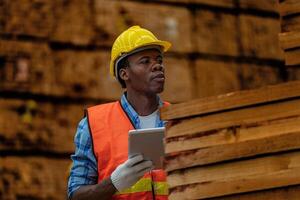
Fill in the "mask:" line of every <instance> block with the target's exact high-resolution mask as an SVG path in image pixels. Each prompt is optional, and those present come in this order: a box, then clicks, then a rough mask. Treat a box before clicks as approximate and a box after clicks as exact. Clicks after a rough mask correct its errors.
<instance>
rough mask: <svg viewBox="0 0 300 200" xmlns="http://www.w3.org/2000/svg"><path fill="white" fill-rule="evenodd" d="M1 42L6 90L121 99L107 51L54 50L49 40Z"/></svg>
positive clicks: (0, 54) (2, 85)
mask: <svg viewBox="0 0 300 200" xmlns="http://www.w3.org/2000/svg"><path fill="white" fill-rule="evenodd" d="M0 42H1V45H0V58H1V60H3V61H4V67H3V68H1V69H0V76H1V77H3V80H4V81H3V82H2V83H1V84H0V89H1V90H3V91H4V90H6V91H18V92H30V93H33V94H43V95H53V96H67V97H73V98H98V99H102V100H106V101H109V100H115V99H119V97H120V95H121V93H122V91H121V87H120V85H119V83H118V82H117V81H116V80H115V79H114V78H113V77H111V76H110V75H109V60H110V54H109V52H107V51H101V50H98V51H93V52H89V51H72V50H61V51H54V52H52V51H51V50H50V49H49V47H48V45H47V44H46V43H31V42H18V41H5V40H1V41H0ZM2 44H3V45H2ZM24 65H25V66H24ZM24 71H25V72H24Z"/></svg>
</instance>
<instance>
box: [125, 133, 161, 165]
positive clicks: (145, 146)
mask: <svg viewBox="0 0 300 200" xmlns="http://www.w3.org/2000/svg"><path fill="white" fill-rule="evenodd" d="M128 134H129V137H128V157H131V156H134V155H136V154H143V156H144V158H145V159H147V160H152V162H153V164H154V166H155V169H162V160H163V157H164V141H163V140H164V136H165V128H164V127H161V128H149V129H136V130H130V131H129V133H128Z"/></svg>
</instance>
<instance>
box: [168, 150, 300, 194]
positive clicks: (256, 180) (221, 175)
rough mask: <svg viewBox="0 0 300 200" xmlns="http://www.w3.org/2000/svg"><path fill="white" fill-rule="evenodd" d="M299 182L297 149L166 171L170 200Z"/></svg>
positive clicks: (299, 154) (299, 169)
mask: <svg viewBox="0 0 300 200" xmlns="http://www.w3.org/2000/svg"><path fill="white" fill-rule="evenodd" d="M299 183H300V152H292V153H285V154H282V155H276V156H268V157H262V158H256V159H251V160H245V161H238V162H233V163H225V164H221V165H214V166H206V167H201V168H193V169H186V170H182V171H179V172H174V173H172V174H169V175H168V184H169V185H170V188H171V193H170V199H171V200H172V199H205V198H209V197H217V196H224V195H229V194H236V193H242V192H249V191H256V190H262V189H269V188H276V187H282V186H287V185H295V184H299Z"/></svg>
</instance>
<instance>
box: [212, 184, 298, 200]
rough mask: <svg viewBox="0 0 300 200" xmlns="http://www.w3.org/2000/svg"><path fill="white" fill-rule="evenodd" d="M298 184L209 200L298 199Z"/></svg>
mask: <svg viewBox="0 0 300 200" xmlns="http://www.w3.org/2000/svg"><path fill="white" fill-rule="evenodd" d="M299 194H300V185H293V186H287V187H281V188H273V189H269V190H262V191H255V192H249V193H245V194H235V195H229V196H223V197H216V198H210V199H209V200H257V199H263V200H298V199H299Z"/></svg>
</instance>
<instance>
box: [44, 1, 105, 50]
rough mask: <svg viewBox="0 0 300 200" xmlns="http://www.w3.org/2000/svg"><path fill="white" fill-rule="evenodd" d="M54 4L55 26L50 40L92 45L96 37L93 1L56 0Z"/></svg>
mask: <svg viewBox="0 0 300 200" xmlns="http://www.w3.org/2000/svg"><path fill="white" fill-rule="evenodd" d="M53 4H54V6H55V9H54V11H53V14H54V18H55V26H54V28H53V31H52V33H51V35H50V39H51V40H54V41H59V42H66V43H73V44H78V45H86V44H91V43H92V42H93V40H94V38H95V37H96V33H95V30H94V27H93V18H92V17H93V16H92V14H93V13H92V9H91V6H90V4H91V1H89V0H87V1H82V0H72V1H71V0H66V1H61V0H54V1H53ZM100 39H103V38H100Z"/></svg>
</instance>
